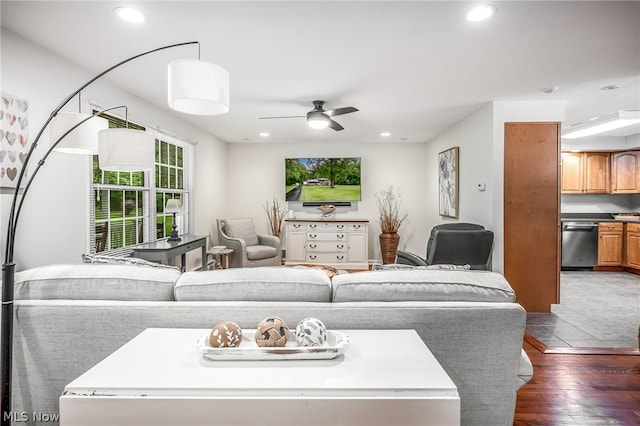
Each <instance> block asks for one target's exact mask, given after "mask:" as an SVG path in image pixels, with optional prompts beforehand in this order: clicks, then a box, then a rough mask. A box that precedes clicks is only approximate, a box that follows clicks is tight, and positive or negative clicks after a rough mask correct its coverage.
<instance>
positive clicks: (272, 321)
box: [256, 317, 289, 347]
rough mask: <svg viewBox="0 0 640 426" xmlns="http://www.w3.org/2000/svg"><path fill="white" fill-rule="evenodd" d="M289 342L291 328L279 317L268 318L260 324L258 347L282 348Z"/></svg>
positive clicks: (257, 335)
mask: <svg viewBox="0 0 640 426" xmlns="http://www.w3.org/2000/svg"><path fill="white" fill-rule="evenodd" d="M288 340H289V327H287V323H286V322H284V321H283V320H282V319H280V318H278V317H267V318H265V319H263V320H262V321H260V322H259V323H258V328H257V329H256V343H257V344H258V346H268V347H274V346H275V347H281V346H284V345H286V344H287V341H288Z"/></svg>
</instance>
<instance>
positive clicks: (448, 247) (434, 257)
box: [396, 223, 493, 271]
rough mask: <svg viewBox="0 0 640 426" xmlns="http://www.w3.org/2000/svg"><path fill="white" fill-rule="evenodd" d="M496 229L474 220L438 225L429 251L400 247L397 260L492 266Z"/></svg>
mask: <svg viewBox="0 0 640 426" xmlns="http://www.w3.org/2000/svg"><path fill="white" fill-rule="evenodd" d="M492 252H493V231H489V230H487V229H485V228H484V226H482V225H477V224H474V223H446V224H443V225H437V226H434V227H433V229H432V230H431V235H430V236H429V241H428V242H427V254H426V257H425V258H424V259H423V258H421V257H420V256H418V255H416V254H413V253H409V252H406V251H401V250H398V253H397V260H396V262H397V263H401V264H407V265H416V266H425V265H442V264H447V265H470V266H471V269H481V270H487V271H489V270H491V253H492Z"/></svg>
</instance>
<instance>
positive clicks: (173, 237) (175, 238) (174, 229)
mask: <svg viewBox="0 0 640 426" xmlns="http://www.w3.org/2000/svg"><path fill="white" fill-rule="evenodd" d="M172 223H173V226H171V235H169V238H167V241H182V239H181V238H180V237H178V225H176V214H175V213H173V222H172Z"/></svg>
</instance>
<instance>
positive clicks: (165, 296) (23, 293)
mask: <svg viewBox="0 0 640 426" xmlns="http://www.w3.org/2000/svg"><path fill="white" fill-rule="evenodd" d="M179 276H180V272H179V271H178V270H176V269H167V268H150V267H146V266H133V265H111V264H102V263H100V264H78V265H75V264H69V265H49V266H41V267H38V268H33V269H28V270H26V271H22V272H18V273H16V279H15V298H16V299H69V300H140V301H168V300H173V287H174V285H175V282H176V280H177V279H178V277H179Z"/></svg>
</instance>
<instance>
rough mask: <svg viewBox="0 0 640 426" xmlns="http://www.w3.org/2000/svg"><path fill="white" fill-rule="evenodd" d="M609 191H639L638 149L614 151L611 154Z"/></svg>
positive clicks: (639, 162) (639, 152)
mask: <svg viewBox="0 0 640 426" xmlns="http://www.w3.org/2000/svg"><path fill="white" fill-rule="evenodd" d="M611 192H613V193H614V194H635V193H638V192H640V151H628V152H616V153H614V154H613V155H612V156H611Z"/></svg>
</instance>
